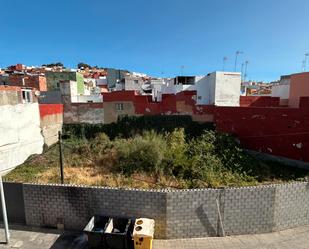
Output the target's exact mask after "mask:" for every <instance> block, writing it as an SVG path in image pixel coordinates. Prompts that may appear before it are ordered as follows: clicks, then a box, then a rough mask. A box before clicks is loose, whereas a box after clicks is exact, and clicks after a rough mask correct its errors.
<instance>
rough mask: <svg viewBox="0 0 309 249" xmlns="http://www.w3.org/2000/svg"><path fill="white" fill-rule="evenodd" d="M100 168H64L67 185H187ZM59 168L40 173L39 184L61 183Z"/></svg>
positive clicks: (167, 178)
mask: <svg viewBox="0 0 309 249" xmlns="http://www.w3.org/2000/svg"><path fill="white" fill-rule="evenodd" d="M104 171H106V170H104V169H102V168H100V167H93V166H86V167H70V166H65V168H64V180H65V183H67V184H76V185H89V186H109V187H128V188H162V187H165V188H181V187H182V186H185V183H184V182H182V181H179V180H177V179H174V178H171V177H166V176H160V177H156V176H154V175H147V174H142V173H140V174H134V175H132V176H130V177H127V176H125V175H122V174H115V173H111V172H104ZM59 179H60V173H59V168H58V167H57V168H55V167H53V168H48V169H46V170H45V171H43V172H41V173H39V175H38V177H37V178H36V182H38V183H55V182H60V180H59Z"/></svg>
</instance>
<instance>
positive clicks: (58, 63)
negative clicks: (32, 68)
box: [42, 62, 64, 67]
mask: <svg viewBox="0 0 309 249" xmlns="http://www.w3.org/2000/svg"><path fill="white" fill-rule="evenodd" d="M42 67H64V66H63V64H62V63H61V62H56V63H50V64H43V65H42Z"/></svg>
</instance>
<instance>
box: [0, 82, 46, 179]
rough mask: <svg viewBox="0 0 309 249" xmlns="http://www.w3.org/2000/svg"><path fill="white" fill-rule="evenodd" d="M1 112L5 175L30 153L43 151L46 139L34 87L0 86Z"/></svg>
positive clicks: (0, 167)
mask: <svg viewBox="0 0 309 249" xmlns="http://www.w3.org/2000/svg"><path fill="white" fill-rule="evenodd" d="M0 114H1V115H0V137H1V139H0V173H1V175H4V174H6V173H7V172H8V171H10V170H12V169H14V168H15V167H16V166H18V165H20V164H22V163H23V162H24V161H25V160H26V159H27V158H28V157H29V156H30V155H32V154H41V153H42V151H43V144H44V139H43V136H42V134H41V128H40V113H39V106H38V103H37V101H36V100H35V96H34V93H33V92H32V91H24V90H20V91H17V90H16V89H13V88H9V87H8V88H7V89H6V90H4V89H0Z"/></svg>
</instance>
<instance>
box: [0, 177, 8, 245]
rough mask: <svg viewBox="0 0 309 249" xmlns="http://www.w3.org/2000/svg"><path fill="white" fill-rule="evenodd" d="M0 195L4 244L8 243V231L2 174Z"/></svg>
mask: <svg viewBox="0 0 309 249" xmlns="http://www.w3.org/2000/svg"><path fill="white" fill-rule="evenodd" d="M0 195H1V207H2V216H3V223H4V231H5V242H6V244H9V243H10V232H9V223H8V216H7V213H6V204H5V197H4V190H3V182H2V176H0Z"/></svg>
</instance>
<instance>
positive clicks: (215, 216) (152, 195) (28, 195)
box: [9, 182, 309, 239]
mask: <svg viewBox="0 0 309 249" xmlns="http://www.w3.org/2000/svg"><path fill="white" fill-rule="evenodd" d="M22 188H23V191H20V193H21V194H23V196H22V198H19V199H23V200H24V206H25V220H26V223H27V225H30V226H51V227H56V226H57V223H61V222H63V223H64V226H65V228H66V229H77V230H81V229H83V228H84V226H85V225H86V224H87V222H88V220H89V219H90V217H91V216H93V215H95V214H101V215H107V216H120V217H149V218H153V219H155V221H156V227H155V237H156V238H168V239H173V238H189V237H206V236H218V235H219V236H220V235H222V227H221V225H220V220H219V210H220V214H221V218H222V224H223V229H224V231H225V233H226V235H237V234H252V233H267V232H272V231H280V230H283V229H288V228H293V227H297V226H302V225H308V224H309V183H308V182H296V183H289V184H278V185H266V186H257V187H244V188H225V189H192V190H137V189H116V188H104V187H83V186H69V185H39V184H22ZM9 198H10V197H9ZM14 198H16V197H14ZM217 203H218V205H217ZM11 215H12V216H13V214H11ZM13 217H14V216H13Z"/></svg>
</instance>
